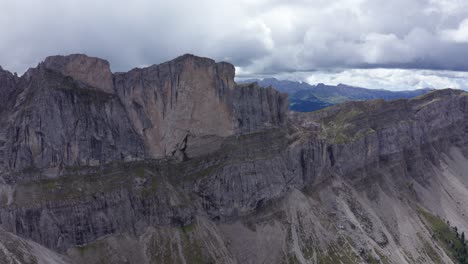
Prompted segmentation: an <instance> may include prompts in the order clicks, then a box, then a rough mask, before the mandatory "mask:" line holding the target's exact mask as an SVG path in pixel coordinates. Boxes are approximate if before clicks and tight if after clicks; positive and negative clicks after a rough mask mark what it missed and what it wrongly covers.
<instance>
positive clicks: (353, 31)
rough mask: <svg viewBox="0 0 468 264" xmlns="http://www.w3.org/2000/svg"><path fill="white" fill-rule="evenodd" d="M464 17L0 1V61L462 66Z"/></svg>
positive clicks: (255, 68) (276, 6) (302, 67)
mask: <svg viewBox="0 0 468 264" xmlns="http://www.w3.org/2000/svg"><path fill="white" fill-rule="evenodd" d="M467 17H468V1H465V0H392V1H388V0H336V1H329V0H291V1H280V0H224V1H218V0H199V1H184V0H173V1H162V0H152V1H151V0H134V1H128V0H100V1H95V0H79V1H78V0H44V1H38V0H23V1H1V3H0V23H1V24H2V30H1V38H0V64H1V65H2V66H3V67H4V68H6V69H10V70H12V71H18V72H23V71H24V70H26V68H27V67H31V66H34V65H35V64H37V63H38V62H39V61H41V60H42V59H44V57H46V56H48V55H53V54H67V53H76V52H79V53H86V54H89V55H93V56H98V57H102V58H105V59H108V60H109V61H110V62H111V65H112V68H113V70H115V71H122V70H128V69H130V68H132V67H136V66H140V65H149V64H154V63H160V62H162V61H165V60H169V59H172V58H174V57H176V56H178V55H181V54H183V53H195V54H197V55H201V56H208V57H212V58H214V59H217V60H229V61H231V62H233V63H234V64H235V65H236V66H238V67H241V68H242V69H243V71H244V73H255V74H272V73H276V74H278V73H280V72H293V71H309V70H322V71H323V70H332V69H336V68H349V69H351V68H379V67H383V68H413V69H433V70H468V60H466V58H467V57H468V22H466V21H468V20H467Z"/></svg>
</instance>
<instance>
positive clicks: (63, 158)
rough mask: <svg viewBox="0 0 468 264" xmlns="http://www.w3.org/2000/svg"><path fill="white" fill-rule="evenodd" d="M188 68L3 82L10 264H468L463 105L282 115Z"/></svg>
mask: <svg viewBox="0 0 468 264" xmlns="http://www.w3.org/2000/svg"><path fill="white" fill-rule="evenodd" d="M234 76H235V68H234V66H233V65H231V64H229V63H226V62H215V61H214V60H211V59H208V58H202V57H197V56H194V55H189V54H187V55H183V56H181V57H178V58H176V59H174V60H171V61H168V62H165V63H162V64H158V65H152V66H149V67H145V68H135V69H132V70H130V71H128V72H121V73H113V72H111V70H110V65H109V63H108V62H107V61H106V60H103V59H99V58H93V57H88V56H86V55H83V54H74V55H68V56H51V57H48V58H46V59H45V60H44V61H43V62H41V63H40V64H39V65H37V67H33V68H31V69H29V70H28V71H27V72H26V73H25V74H24V75H22V76H20V77H19V76H16V75H14V74H11V73H10V72H8V71H6V70H3V69H1V70H0V94H1V96H0V100H1V101H0V262H1V263H61V264H64V263H68V264H70V263H87V264H94V263H96V264H97V263H112V264H115V263H116V264H120V263H122V264H123V263H288V264H292V263H395V264H405V263H408V264H409V263H411V264H412V263H466V259H467V258H466V257H467V256H466V252H467V245H466V242H465V235H464V232H467V231H468V217H467V215H468V207H467V206H466V205H467V204H468V93H467V92H464V91H461V90H452V89H445V90H436V91H431V92H428V93H427V94H424V95H421V96H418V97H415V98H411V99H398V100H390V101H386V100H383V99H377V100H368V101H351V102H344V103H338V104H335V105H333V106H330V107H327V108H325V109H323V110H321V111H315V112H311V113H300V112H294V111H289V110H288V105H289V101H288V95H287V94H286V93H283V92H280V91H277V90H275V89H273V88H262V87H261V86H259V85H258V84H256V83H253V84H239V83H236V82H235V81H234Z"/></svg>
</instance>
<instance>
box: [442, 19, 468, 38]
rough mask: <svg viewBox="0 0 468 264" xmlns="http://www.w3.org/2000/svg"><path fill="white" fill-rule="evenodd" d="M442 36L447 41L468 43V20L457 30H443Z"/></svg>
mask: <svg viewBox="0 0 468 264" xmlns="http://www.w3.org/2000/svg"><path fill="white" fill-rule="evenodd" d="M442 36H443V37H444V38H445V39H446V40H448V41H455V42H459V43H464V42H468V19H465V20H463V21H462V22H461V23H460V25H459V26H458V28H457V29H447V30H444V31H443V32H442Z"/></svg>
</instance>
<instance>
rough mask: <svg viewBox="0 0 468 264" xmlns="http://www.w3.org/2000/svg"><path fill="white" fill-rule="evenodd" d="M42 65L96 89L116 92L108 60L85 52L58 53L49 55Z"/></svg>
mask: <svg viewBox="0 0 468 264" xmlns="http://www.w3.org/2000/svg"><path fill="white" fill-rule="evenodd" d="M41 65H42V66H43V67H45V68H47V69H50V70H53V71H57V72H59V73H61V74H63V75H65V76H69V77H72V78H73V79H75V80H76V81H80V82H83V83H84V84H86V85H89V86H91V87H93V88H95V89H99V90H102V91H104V92H107V93H113V92H114V89H113V82H112V72H111V70H110V66H109V62H108V61H106V60H103V59H100V58H95V57H88V56H87V55H84V54H72V55H67V56H60V55H58V56H51V57H47V58H46V59H45V61H44V62H43V63H42V64H41Z"/></svg>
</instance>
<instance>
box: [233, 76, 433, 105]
mask: <svg viewBox="0 0 468 264" xmlns="http://www.w3.org/2000/svg"><path fill="white" fill-rule="evenodd" d="M240 82H241V83H252V82H257V83H258V84H259V85H260V86H262V87H268V86H272V87H274V88H275V89H277V90H279V91H282V92H285V93H287V94H289V101H290V106H289V108H290V109H291V110H293V111H297V112H311V111H315V110H319V109H322V108H325V107H327V106H331V105H334V104H338V103H343V102H346V101H364V100H372V99H384V100H393V99H402V98H413V97H416V96H419V95H423V94H426V93H428V92H430V91H432V89H417V90H411V91H410V90H408V91H388V90H382V89H366V88H361V87H354V86H349V85H344V84H338V85H337V86H333V85H325V84H323V83H319V84H317V85H310V84H308V83H305V82H295V81H289V80H278V79H276V78H265V79H249V80H244V81H240Z"/></svg>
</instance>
